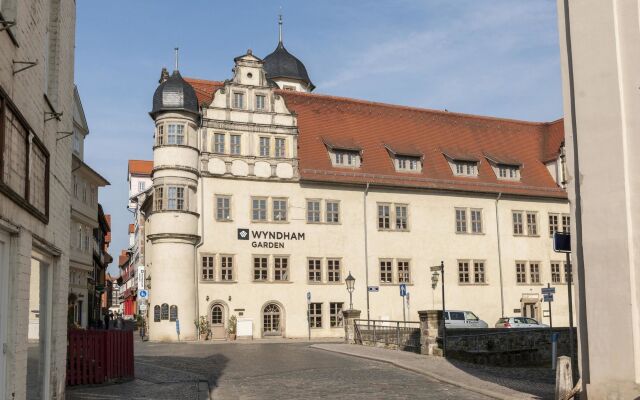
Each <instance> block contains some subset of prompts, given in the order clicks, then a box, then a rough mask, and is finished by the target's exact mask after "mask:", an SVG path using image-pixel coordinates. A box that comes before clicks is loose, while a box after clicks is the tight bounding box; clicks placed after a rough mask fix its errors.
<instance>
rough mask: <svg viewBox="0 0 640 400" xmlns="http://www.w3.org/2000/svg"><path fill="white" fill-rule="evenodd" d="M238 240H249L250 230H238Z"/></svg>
mask: <svg viewBox="0 0 640 400" xmlns="http://www.w3.org/2000/svg"><path fill="white" fill-rule="evenodd" d="M238 240H249V230H248V229H246V228H238Z"/></svg>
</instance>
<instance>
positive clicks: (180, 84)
mask: <svg viewBox="0 0 640 400" xmlns="http://www.w3.org/2000/svg"><path fill="white" fill-rule="evenodd" d="M162 111H185V112H189V113H193V114H198V112H199V110H198V97H197V96H196V91H195V90H194V89H193V87H192V86H191V85H190V84H189V83H187V81H185V80H184V79H182V75H180V72H179V71H178V70H177V69H176V70H175V71H173V73H172V74H171V76H169V73H168V72H167V70H166V69H163V70H162V74H161V76H160V85H158V88H157V89H156V91H155V93H154V94H153V109H152V110H151V115H152V116H153V115H156V114H158V113H159V112H162Z"/></svg>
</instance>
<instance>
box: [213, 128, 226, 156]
mask: <svg viewBox="0 0 640 400" xmlns="http://www.w3.org/2000/svg"><path fill="white" fill-rule="evenodd" d="M224 142H225V134H224V133H216V134H214V135H213V151H214V152H215V153H221V154H222V153H224Z"/></svg>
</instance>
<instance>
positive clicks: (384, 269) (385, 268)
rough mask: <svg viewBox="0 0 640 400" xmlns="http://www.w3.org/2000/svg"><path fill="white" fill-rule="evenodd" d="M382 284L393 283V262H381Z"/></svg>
mask: <svg viewBox="0 0 640 400" xmlns="http://www.w3.org/2000/svg"><path fill="white" fill-rule="evenodd" d="M380 283H393V267H392V264H391V260H380Z"/></svg>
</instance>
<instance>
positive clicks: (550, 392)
mask: <svg viewBox="0 0 640 400" xmlns="http://www.w3.org/2000/svg"><path fill="white" fill-rule="evenodd" d="M311 347H313V348H316V349H320V350H325V351H331V352H334V353H341V354H346V355H350V356H355V357H361V358H366V359H369V360H375V361H381V362H386V363H389V364H393V365H395V366H397V367H400V368H403V369H406V370H409V371H412V372H416V373H418V374H422V375H426V376H428V377H430V378H433V379H437V380H439V381H442V382H446V383H449V384H452V385H455V386H459V387H462V388H464V389H467V390H471V391H474V392H476V393H480V394H483V395H485V396H489V397H493V398H496V399H505V400H507V399H509V400H512V399H553V397H554V390H555V387H554V383H553V380H550V379H552V378H550V377H551V376H552V375H553V374H552V372H551V370H550V369H548V370H547V369H541V368H501V367H491V366H482V365H475V364H469V363H463V362H457V361H453V362H450V361H448V360H446V359H444V358H442V357H432V356H424V355H420V354H415V353H409V352H405V351H396V350H388V349H382V348H376V347H368V346H361V345H355V344H314V345H312V346H311Z"/></svg>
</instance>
